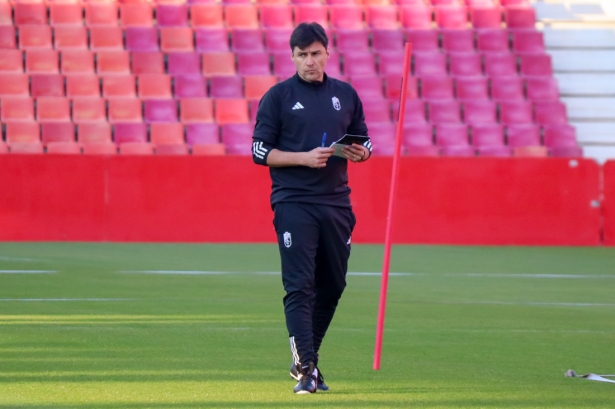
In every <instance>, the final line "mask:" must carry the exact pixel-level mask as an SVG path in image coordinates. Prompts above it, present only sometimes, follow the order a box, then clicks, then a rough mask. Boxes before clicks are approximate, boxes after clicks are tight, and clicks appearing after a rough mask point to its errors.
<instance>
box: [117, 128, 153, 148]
mask: <svg viewBox="0 0 615 409" xmlns="http://www.w3.org/2000/svg"><path fill="white" fill-rule="evenodd" d="M113 128H114V130H113V141H114V142H115V143H116V144H118V145H119V144H122V143H126V142H147V124H145V123H117V124H115V125H114V126H113Z"/></svg>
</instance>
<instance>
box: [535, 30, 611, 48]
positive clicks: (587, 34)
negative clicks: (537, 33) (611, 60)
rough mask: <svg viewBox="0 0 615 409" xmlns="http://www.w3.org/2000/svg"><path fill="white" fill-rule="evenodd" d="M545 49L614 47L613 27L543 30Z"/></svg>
mask: <svg viewBox="0 0 615 409" xmlns="http://www.w3.org/2000/svg"><path fill="white" fill-rule="evenodd" d="M543 33H544V37H545V45H546V47H547V49H561V48H580V49H615V27H614V28H612V29H594V28H588V29H584V30H583V29H557V28H550V27H545V29H544V30H543Z"/></svg>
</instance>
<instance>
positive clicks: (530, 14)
mask: <svg viewBox="0 0 615 409" xmlns="http://www.w3.org/2000/svg"><path fill="white" fill-rule="evenodd" d="M505 16H506V17H505V21H506V26H507V27H508V28H509V29H528V28H534V27H535V23H536V12H535V11H534V9H533V8H532V7H507V8H506V13H505Z"/></svg>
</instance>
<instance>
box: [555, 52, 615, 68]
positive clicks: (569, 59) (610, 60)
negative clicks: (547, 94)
mask: <svg viewBox="0 0 615 409" xmlns="http://www.w3.org/2000/svg"><path fill="white" fill-rule="evenodd" d="M549 54H550V55H551V58H552V61H553V70H554V71H555V72H612V73H615V50H613V51H607V50H600V51H596V50H576V51H570V50H566V51H563V50H549Z"/></svg>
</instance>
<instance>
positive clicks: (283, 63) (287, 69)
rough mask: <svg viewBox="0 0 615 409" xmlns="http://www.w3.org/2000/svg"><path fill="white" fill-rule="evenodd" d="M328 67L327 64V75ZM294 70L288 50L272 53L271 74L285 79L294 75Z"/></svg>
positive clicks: (328, 73)
mask: <svg viewBox="0 0 615 409" xmlns="http://www.w3.org/2000/svg"><path fill="white" fill-rule="evenodd" d="M329 68H330V65H329V64H327V70H326V71H327V75H330V72H329ZM338 71H339V67H338ZM295 72H297V70H296V68H295V64H294V63H293V62H292V61H291V59H290V55H289V53H288V51H287V52H278V53H275V54H273V75H275V76H277V77H278V78H280V79H286V78H290V77H292V76H293V75H295Z"/></svg>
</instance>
